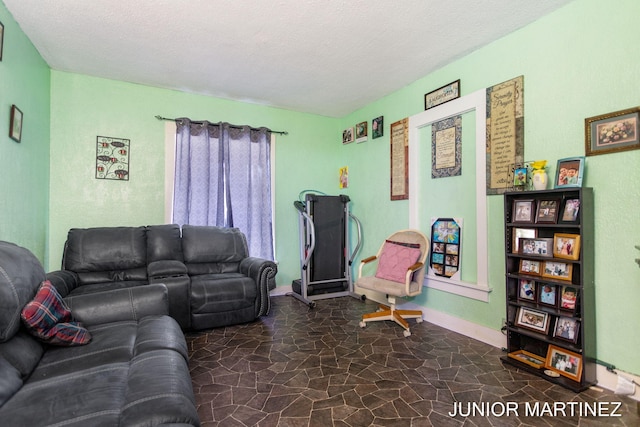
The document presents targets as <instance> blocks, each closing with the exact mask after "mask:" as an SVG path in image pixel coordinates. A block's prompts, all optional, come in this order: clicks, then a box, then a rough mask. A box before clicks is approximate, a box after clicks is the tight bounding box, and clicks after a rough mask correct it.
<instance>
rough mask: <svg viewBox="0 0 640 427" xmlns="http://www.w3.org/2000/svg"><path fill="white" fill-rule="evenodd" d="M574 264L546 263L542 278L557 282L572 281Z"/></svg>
mask: <svg viewBox="0 0 640 427" xmlns="http://www.w3.org/2000/svg"><path fill="white" fill-rule="evenodd" d="M572 272H573V264H569V263H566V262H555V261H546V262H545V263H544V267H543V269H542V277H547V278H549V279H556V280H568V281H571V273H572Z"/></svg>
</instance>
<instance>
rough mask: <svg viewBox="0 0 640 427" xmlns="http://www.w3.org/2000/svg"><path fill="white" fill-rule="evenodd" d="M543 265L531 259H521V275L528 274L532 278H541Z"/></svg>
mask: <svg viewBox="0 0 640 427" xmlns="http://www.w3.org/2000/svg"><path fill="white" fill-rule="evenodd" d="M541 266H542V263H541V262H540V261H534V260H531V259H521V260H520V268H519V269H518V272H519V273H522V274H528V275H530V276H540V275H541V274H542V272H541V269H540V268H541Z"/></svg>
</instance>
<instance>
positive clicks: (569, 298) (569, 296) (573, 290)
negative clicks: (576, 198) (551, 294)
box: [558, 285, 580, 312]
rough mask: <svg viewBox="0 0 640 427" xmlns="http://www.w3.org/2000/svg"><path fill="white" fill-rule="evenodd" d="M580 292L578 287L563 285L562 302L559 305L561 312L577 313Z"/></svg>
mask: <svg viewBox="0 0 640 427" xmlns="http://www.w3.org/2000/svg"><path fill="white" fill-rule="evenodd" d="M579 292H580V290H579V289H578V288H577V287H576V286H572V285H563V286H562V289H561V291H560V301H559V303H558V308H560V310H567V311H571V312H575V311H576V302H577V301H578V293H579Z"/></svg>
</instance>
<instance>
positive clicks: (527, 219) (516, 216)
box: [511, 199, 535, 224]
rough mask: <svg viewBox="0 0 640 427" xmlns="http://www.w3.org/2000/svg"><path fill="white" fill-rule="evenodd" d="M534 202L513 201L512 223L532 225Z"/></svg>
mask: <svg viewBox="0 0 640 427" xmlns="http://www.w3.org/2000/svg"><path fill="white" fill-rule="evenodd" d="M534 206H535V202H534V200H533V199H530V200H515V201H514V202H513V212H512V215H511V217H512V222H519V223H529V224H530V223H533V215H534Z"/></svg>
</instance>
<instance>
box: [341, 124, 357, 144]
mask: <svg viewBox="0 0 640 427" xmlns="http://www.w3.org/2000/svg"><path fill="white" fill-rule="evenodd" d="M353 140H354V132H353V128H352V127H350V128H346V129H345V130H343V131H342V143H343V144H350V143H352V142H353Z"/></svg>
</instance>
